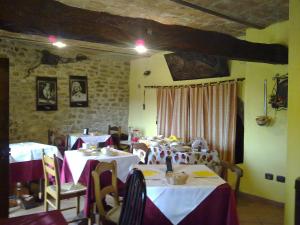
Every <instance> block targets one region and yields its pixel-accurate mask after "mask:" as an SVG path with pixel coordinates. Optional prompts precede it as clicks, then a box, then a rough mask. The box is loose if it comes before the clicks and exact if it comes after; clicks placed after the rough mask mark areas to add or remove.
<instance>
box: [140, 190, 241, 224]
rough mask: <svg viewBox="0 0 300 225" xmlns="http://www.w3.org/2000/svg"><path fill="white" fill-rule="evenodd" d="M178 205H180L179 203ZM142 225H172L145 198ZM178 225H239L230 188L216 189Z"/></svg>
mask: <svg viewBox="0 0 300 225" xmlns="http://www.w3.org/2000/svg"><path fill="white" fill-rule="evenodd" d="M166 204H168V203H167V202H166ZM178 204H179V205H180V202H178ZM143 225H172V223H171V222H170V220H168V219H167V218H166V217H165V216H164V214H162V212H161V211H160V210H159V209H158V208H157V207H156V206H155V205H154V203H153V202H152V201H151V200H150V199H149V198H147V202H146V208H145V214H144V223H143ZM178 225H239V222H238V217H237V211H236V203H235V197H234V193H233V191H232V190H231V188H230V186H229V185H228V184H223V185H221V186H219V187H217V188H216V189H215V190H214V191H213V192H212V193H211V194H210V195H209V196H208V197H207V198H206V199H205V200H204V201H203V202H201V204H200V205H199V206H197V207H196V208H195V209H194V210H193V211H192V212H191V213H190V214H189V215H187V216H186V217H185V218H184V219H183V220H182V221H181V222H180V223H179V224H178Z"/></svg>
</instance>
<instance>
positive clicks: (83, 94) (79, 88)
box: [70, 76, 88, 107]
mask: <svg viewBox="0 0 300 225" xmlns="http://www.w3.org/2000/svg"><path fill="white" fill-rule="evenodd" d="M70 106H71V107H88V82H87V77H84V76H70Z"/></svg>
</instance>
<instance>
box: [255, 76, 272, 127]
mask: <svg viewBox="0 0 300 225" xmlns="http://www.w3.org/2000/svg"><path fill="white" fill-rule="evenodd" d="M270 121H271V118H270V117H268V111H267V80H264V115H262V116H257V117H256V123H257V125H259V126H267V125H268V124H269V123H270Z"/></svg>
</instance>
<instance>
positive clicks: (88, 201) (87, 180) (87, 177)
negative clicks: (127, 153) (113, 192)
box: [61, 157, 125, 217]
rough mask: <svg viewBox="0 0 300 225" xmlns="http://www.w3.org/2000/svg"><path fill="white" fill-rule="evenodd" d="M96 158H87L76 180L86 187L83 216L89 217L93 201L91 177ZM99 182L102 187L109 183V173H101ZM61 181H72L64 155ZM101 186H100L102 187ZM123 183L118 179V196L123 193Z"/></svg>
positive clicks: (96, 162)
mask: <svg viewBox="0 0 300 225" xmlns="http://www.w3.org/2000/svg"><path fill="white" fill-rule="evenodd" d="M98 163H99V161H98V160H88V161H87V163H86V164H85V167H84V169H83V171H82V174H81V175H80V178H79V180H78V182H79V183H81V184H83V185H85V186H86V187H87V190H86V195H85V199H84V210H83V212H84V216H86V217H90V210H91V206H92V204H93V203H94V202H95V195H94V183H93V179H92V171H93V170H94V169H95V168H96V166H97V165H98ZM100 179H101V184H102V185H103V187H105V186H106V185H109V184H111V173H110V172H107V173H103V174H102V175H101V177H100ZM61 182H62V183H65V182H73V177H72V173H71V171H70V168H69V165H68V161H67V159H66V157H64V160H63V164H62V169H61ZM103 187H102V188H103ZM124 187H125V184H124V183H123V182H122V181H120V180H119V179H118V189H119V194H120V196H122V195H123V190H124V189H125V188H124Z"/></svg>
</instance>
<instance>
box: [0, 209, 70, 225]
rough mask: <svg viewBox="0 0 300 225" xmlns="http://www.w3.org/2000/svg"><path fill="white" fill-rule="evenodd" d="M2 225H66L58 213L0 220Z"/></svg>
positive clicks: (43, 213) (52, 212)
mask: <svg viewBox="0 0 300 225" xmlns="http://www.w3.org/2000/svg"><path fill="white" fill-rule="evenodd" d="M0 224H3V225H67V224H68V223H67V222H66V220H65V219H64V217H63V215H62V214H61V212H60V211H57V210H55V211H49V212H42V213H36V214H30V215H26V216H18V217H12V218H8V219H3V218H0Z"/></svg>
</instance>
